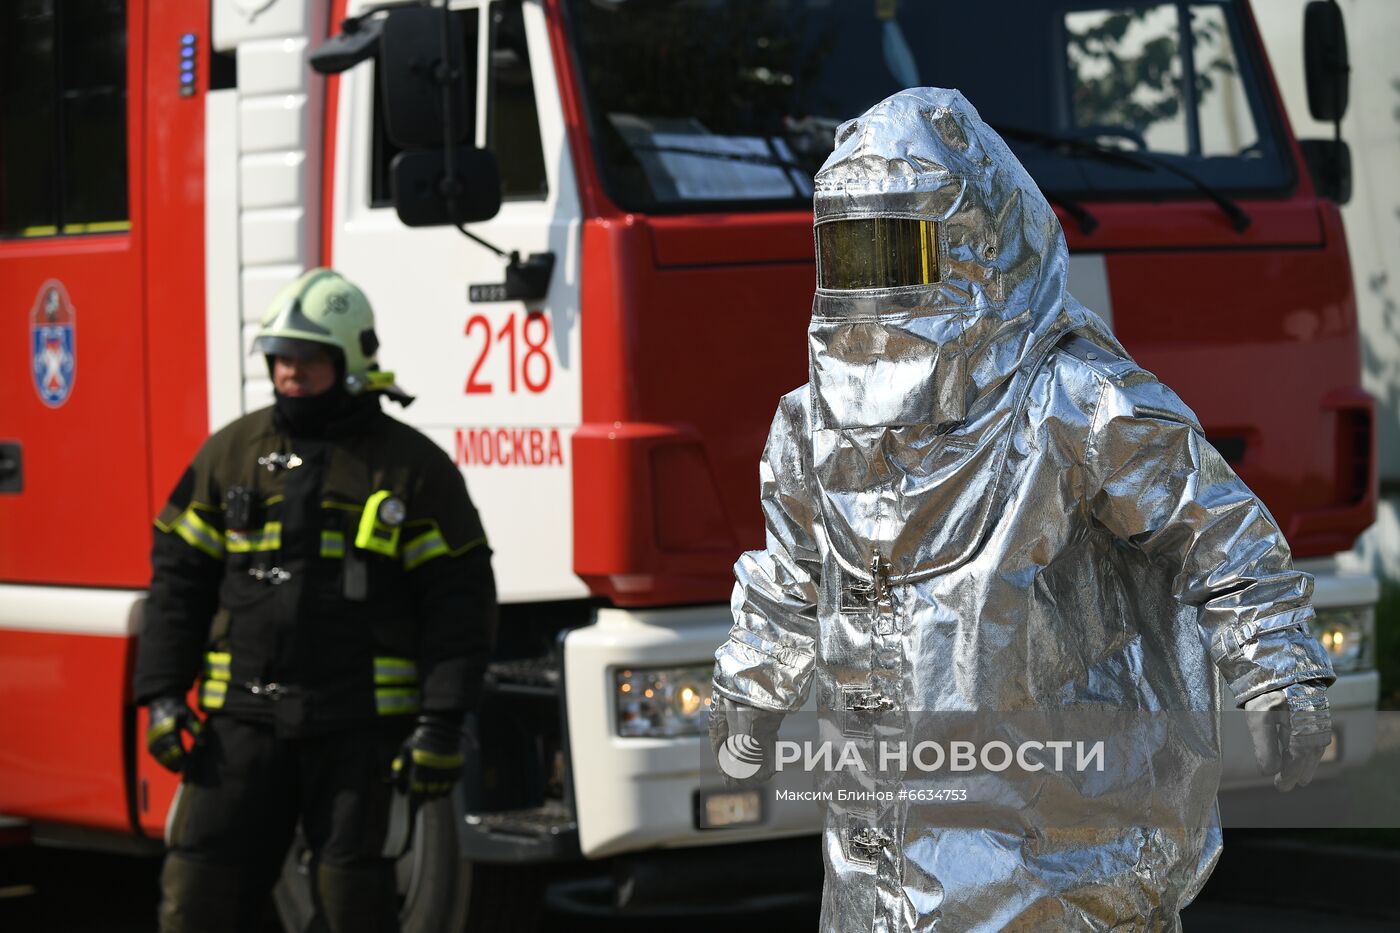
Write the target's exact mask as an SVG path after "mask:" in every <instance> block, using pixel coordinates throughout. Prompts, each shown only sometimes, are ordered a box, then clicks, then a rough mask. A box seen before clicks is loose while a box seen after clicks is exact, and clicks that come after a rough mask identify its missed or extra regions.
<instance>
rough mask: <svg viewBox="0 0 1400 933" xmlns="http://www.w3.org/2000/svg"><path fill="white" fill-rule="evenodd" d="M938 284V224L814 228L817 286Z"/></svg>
mask: <svg viewBox="0 0 1400 933" xmlns="http://www.w3.org/2000/svg"><path fill="white" fill-rule="evenodd" d="M937 281H938V222H937V221H935V220H911V219H909V218H906V217H865V218H861V219H859V220H828V221H826V222H824V223H820V224H818V225H817V287H818V288H833V289H842V290H844V289H859V288H899V287H900V286H903V285H928V284H930V283H932V282H937Z"/></svg>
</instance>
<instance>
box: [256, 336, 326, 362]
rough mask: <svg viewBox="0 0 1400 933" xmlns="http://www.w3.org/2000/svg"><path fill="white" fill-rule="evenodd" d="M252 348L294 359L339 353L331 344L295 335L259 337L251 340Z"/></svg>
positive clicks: (270, 354)
mask: <svg viewBox="0 0 1400 933" xmlns="http://www.w3.org/2000/svg"><path fill="white" fill-rule="evenodd" d="M253 350H254V351H255V352H258V353H262V354H265V355H267V356H285V357H290V358H291V359H294V360H314V359H315V358H316V357H318V356H322V355H325V356H329V357H331V358H335V356H336V355H338V354H339V353H340V348H339V347H337V346H334V345H333V344H329V343H322V342H321V341H319V340H300V339H298V338H296V337H259V338H258V339H257V340H254V341H253Z"/></svg>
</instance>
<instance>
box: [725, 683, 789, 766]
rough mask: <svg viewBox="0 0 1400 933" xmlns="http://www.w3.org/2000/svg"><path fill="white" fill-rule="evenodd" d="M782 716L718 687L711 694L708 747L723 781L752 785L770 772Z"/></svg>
mask: <svg viewBox="0 0 1400 933" xmlns="http://www.w3.org/2000/svg"><path fill="white" fill-rule="evenodd" d="M783 716H784V714H783V713H778V712H774V711H773V710H766V709H759V708H758V707H756V706H748V705H747V704H744V703H739V702H737V701H735V700H731V699H730V698H729V697H727V696H724V695H723V694H721V693H719V692H718V691H716V692H714V693H713V694H712V695H711V699H710V748H711V749H712V750H713V751H714V754H715V763H716V764H717V765H718V766H719V773H720V775H721V776H722V777H723V778H724V783H725V784H726V785H728V786H730V787H753V786H755V785H757V784H762V783H763V782H764V781H767V780H768V779H769V778H771V777H772V776H773V771H774V768H775V759H776V755H777V750H778V727H779V726H780V725H782V722H783Z"/></svg>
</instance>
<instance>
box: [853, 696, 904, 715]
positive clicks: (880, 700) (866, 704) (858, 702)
mask: <svg viewBox="0 0 1400 933" xmlns="http://www.w3.org/2000/svg"><path fill="white" fill-rule="evenodd" d="M846 709H849V710H860V711H862V712H865V711H871V710H879V711H880V712H882V713H886V712H889V711H890V710H892V709H894V700H892V699H891V698H889V697H887V696H885V695H884V694H883V693H872V692H866V693H858V694H856V695H855V696H854V697H852V698H851V699H850V701H849V702H848V703H847V704H846Z"/></svg>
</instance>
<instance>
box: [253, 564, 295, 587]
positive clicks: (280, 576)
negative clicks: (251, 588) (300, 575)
mask: <svg viewBox="0 0 1400 933" xmlns="http://www.w3.org/2000/svg"><path fill="white" fill-rule="evenodd" d="M248 576H250V577H252V578H253V579H254V580H257V581H258V582H259V583H270V584H272V585H273V586H277V585H278V584H281V583H286V582H287V581H288V580H290V579H291V578H292V573H291V571H290V570H283V569H282V568H281V567H267V568H263V567H251V568H249V570H248Z"/></svg>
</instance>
